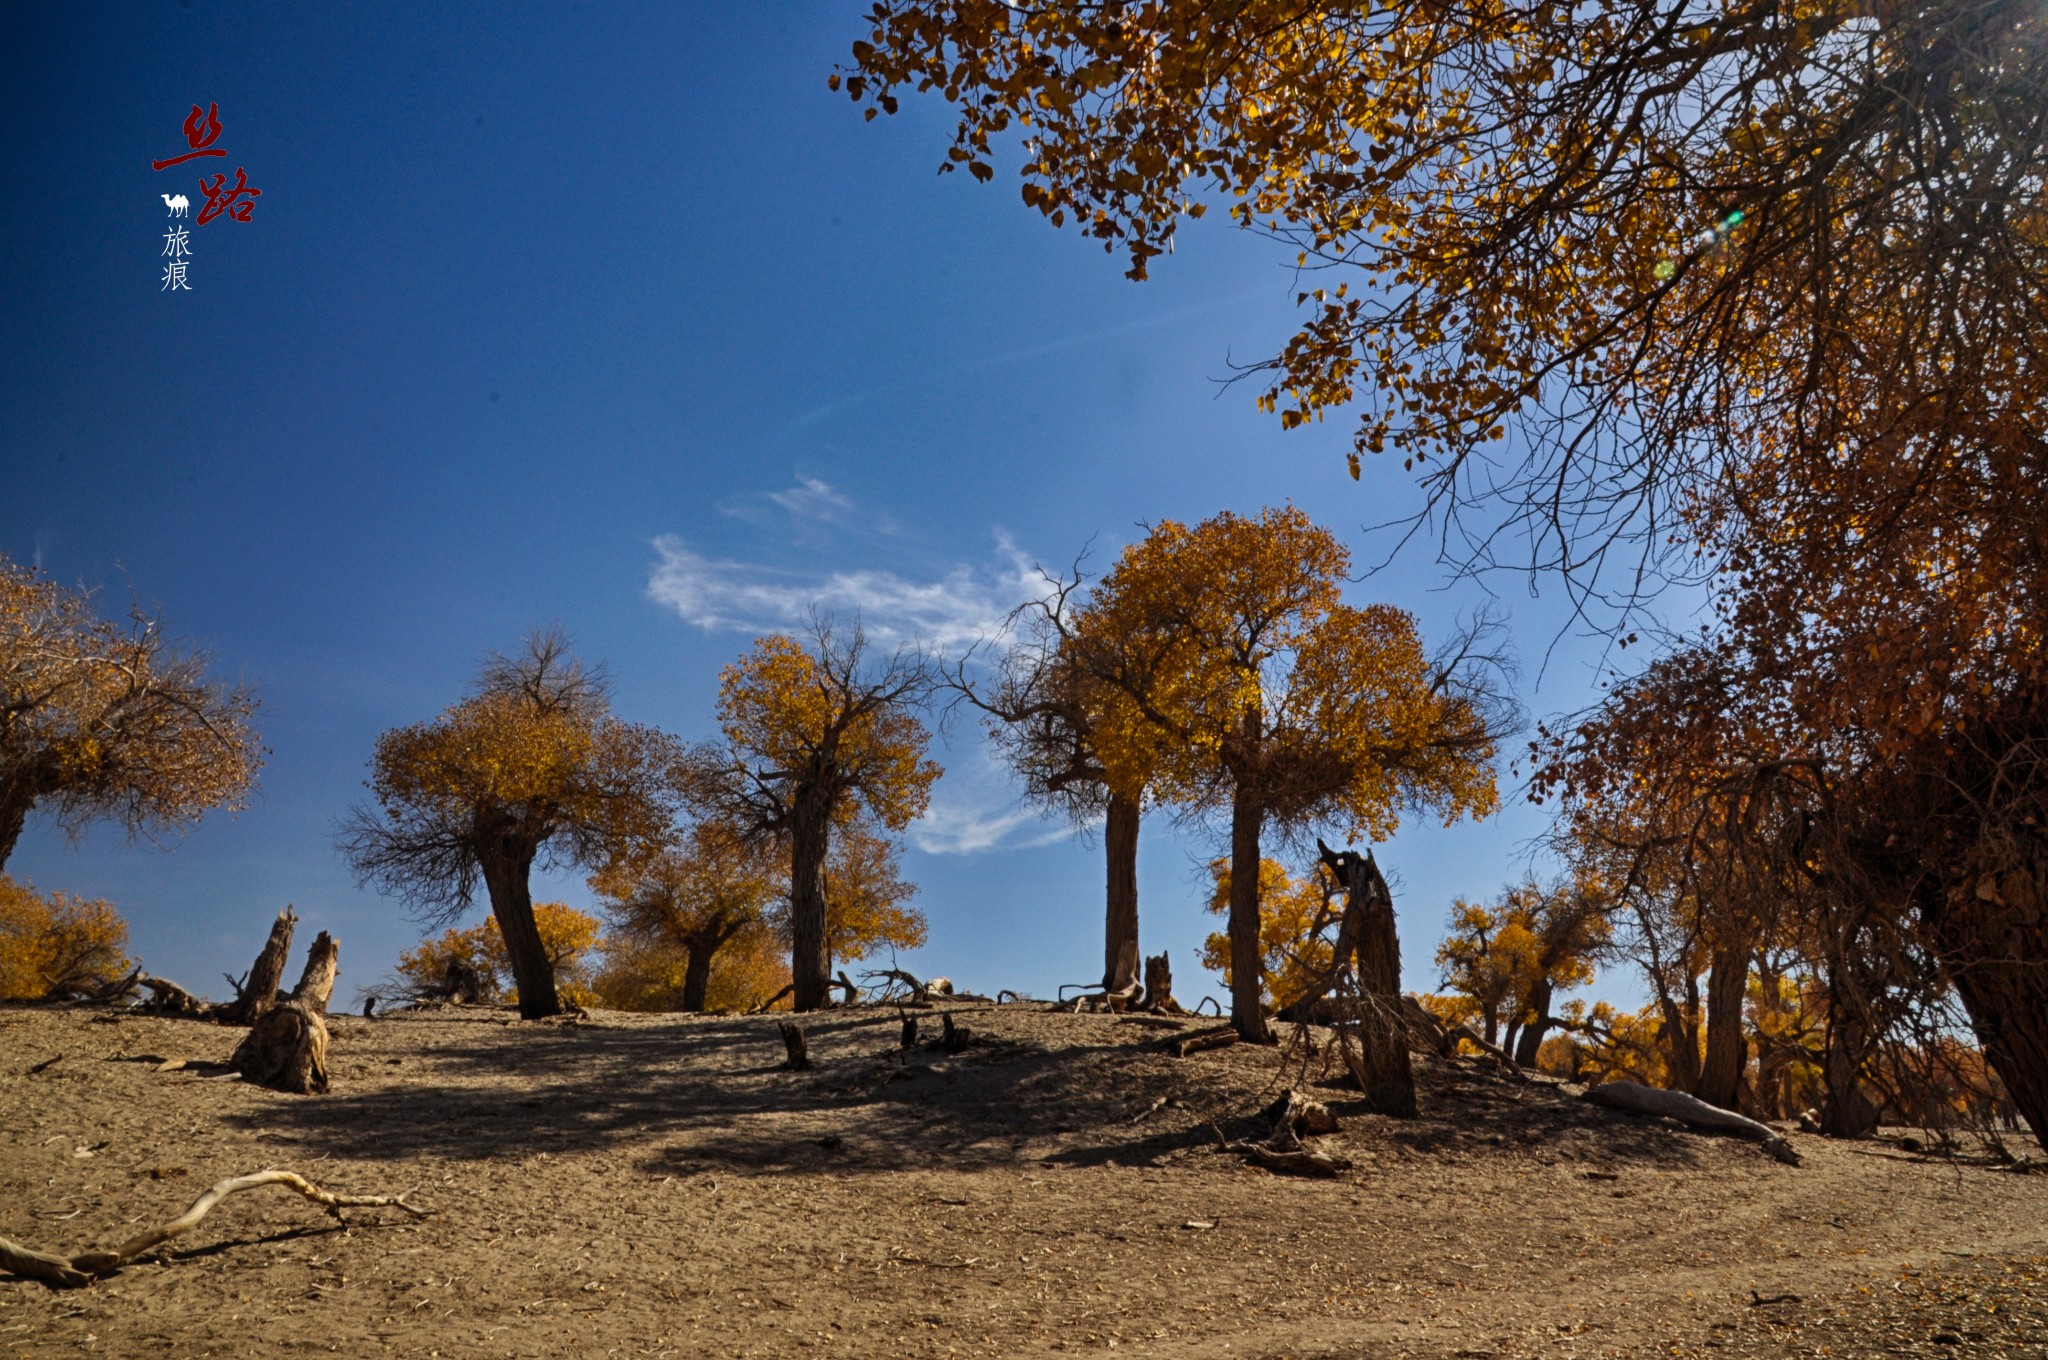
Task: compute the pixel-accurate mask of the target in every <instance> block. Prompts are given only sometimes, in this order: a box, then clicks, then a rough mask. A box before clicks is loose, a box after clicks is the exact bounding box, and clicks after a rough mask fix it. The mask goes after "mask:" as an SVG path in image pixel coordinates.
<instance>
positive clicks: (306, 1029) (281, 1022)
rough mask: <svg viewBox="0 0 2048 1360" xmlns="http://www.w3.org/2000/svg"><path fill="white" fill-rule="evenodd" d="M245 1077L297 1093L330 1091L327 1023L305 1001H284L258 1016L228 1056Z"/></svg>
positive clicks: (276, 1089) (302, 1094) (230, 1061)
mask: <svg viewBox="0 0 2048 1360" xmlns="http://www.w3.org/2000/svg"><path fill="white" fill-rule="evenodd" d="M228 1066H230V1067H232V1068H234V1069H235V1070H236V1071H237V1072H240V1073H241V1074H242V1076H243V1078H244V1079H245V1080H248V1081H252V1082H255V1083H256V1084H257V1085H258V1086H268V1087H269V1088H270V1089H271V1090H273V1091H288V1092H290V1093H291V1094H293V1095H301V1096H305V1095H320V1094H323V1093H325V1092H326V1090H327V1022H326V1021H325V1020H324V1019H322V1018H321V1015H320V1012H319V1011H317V1010H314V1009H313V1008H312V1007H311V1006H308V1005H307V1004H306V1003H305V1002H303V1001H296V1000H294V1001H283V1002H279V1003H278V1004H277V1005H275V1006H272V1007H271V1008H270V1009H269V1010H267V1011H265V1012H264V1013H263V1014H262V1015H261V1016H260V1017H258V1018H257V1021H256V1024H255V1026H254V1027H253V1028H251V1029H250V1031H249V1037H248V1038H246V1039H244V1040H242V1042H241V1044H240V1045H238V1046H237V1047H236V1049H235V1052H234V1056H233V1057H231V1058H229V1059H228Z"/></svg>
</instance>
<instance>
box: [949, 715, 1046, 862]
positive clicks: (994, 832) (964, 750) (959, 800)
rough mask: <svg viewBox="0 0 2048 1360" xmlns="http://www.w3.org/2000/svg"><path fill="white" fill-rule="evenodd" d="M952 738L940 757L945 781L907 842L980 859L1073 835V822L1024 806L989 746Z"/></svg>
mask: <svg viewBox="0 0 2048 1360" xmlns="http://www.w3.org/2000/svg"><path fill="white" fill-rule="evenodd" d="M960 736H961V734H956V736H955V737H954V739H953V740H952V741H950V742H949V743H948V750H947V751H946V752H945V753H944V754H943V755H942V756H941V759H942V760H943V761H944V763H945V766H946V777H945V778H944V779H941V780H940V781H939V782H938V783H937V784H936V785H934V786H933V788H932V802H931V806H930V807H929V808H927V809H926V811H925V814H924V816H922V817H920V818H918V819H917V820H916V821H915V822H913V823H911V825H910V830H909V832H908V835H909V838H910V843H911V844H912V845H914V846H916V847H917V848H918V849H920V850H922V851H924V852H925V853H926V854H928V855H979V854H985V853H987V852H990V851H998V850H1026V849H1029V848H1031V847H1032V846H1036V845H1051V844H1053V843H1055V842H1057V841H1064V840H1067V839H1069V838H1071V837H1072V836H1073V834H1074V827H1073V825H1072V823H1070V822H1068V821H1067V819H1066V818H1064V817H1061V816H1059V815H1057V814H1053V813H1048V812H1045V811H1043V810H1041V809H1039V808H1035V807H1032V806H1031V805H1030V804H1028V803H1025V802H1024V801H1023V800H1022V799H1021V798H1020V797H1019V795H1018V791H1017V784H1016V781H1015V780H1014V779H1013V778H1011V776H1010V773H1009V771H1007V770H1005V769H1004V768H1003V767H1002V766H1001V764H999V763H998V762H997V760H996V759H995V758H994V756H993V754H992V752H991V751H990V749H989V747H988V744H987V743H985V742H980V741H974V740H973V739H972V738H971V737H969V738H967V740H966V741H962V740H961V739H960Z"/></svg>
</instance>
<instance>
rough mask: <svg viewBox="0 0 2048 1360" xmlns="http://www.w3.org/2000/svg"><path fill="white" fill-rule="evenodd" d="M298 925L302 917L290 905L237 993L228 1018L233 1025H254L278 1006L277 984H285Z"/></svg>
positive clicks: (273, 926) (275, 923)
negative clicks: (285, 975)
mask: <svg viewBox="0 0 2048 1360" xmlns="http://www.w3.org/2000/svg"><path fill="white" fill-rule="evenodd" d="M298 921H299V915H298V913H297V912H295V911H293V910H292V909H291V905H290V904H289V903H287V904H286V905H285V909H284V910H283V911H281V912H279V913H278V914H277V920H275V921H273V922H272V923H271V926H270V938H269V939H267V940H265V941H264V942H263V952H262V953H260V954H258V955H257V956H256V962H255V963H253V964H251V965H250V966H249V976H248V978H247V979H246V980H244V981H243V982H242V984H241V985H240V986H238V987H237V988H236V989H235V993H236V994H235V999H234V1002H233V1004H232V1005H230V1006H229V1007H228V1009H227V1014H226V1015H225V1017H224V1018H225V1019H226V1020H228V1021H229V1022H230V1023H232V1024H237V1025H253V1024H255V1023H256V1021H257V1020H258V1019H260V1018H261V1017H262V1015H263V1013H264V1012H265V1011H267V1010H269V1009H270V1008H271V1007H272V1006H275V1005H276V1004H277V984H278V983H280V982H282V981H284V966H285V964H286V963H287V962H289V961H290V958H291V952H292V927H293V926H295V925H297V924H298Z"/></svg>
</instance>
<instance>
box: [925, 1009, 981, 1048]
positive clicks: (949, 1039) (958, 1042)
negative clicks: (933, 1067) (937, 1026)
mask: <svg viewBox="0 0 2048 1360" xmlns="http://www.w3.org/2000/svg"><path fill="white" fill-rule="evenodd" d="M939 1021H940V1023H941V1024H943V1025H944V1026H945V1028H944V1029H943V1030H942V1031H941V1032H940V1034H939V1037H938V1038H937V1040H935V1041H934V1042H933V1047H935V1048H937V1049H939V1050H940V1051H941V1052H945V1053H964V1052H966V1050H967V1045H969V1044H970V1043H972V1042H974V1031H973V1030H971V1029H969V1028H967V1026H965V1025H956V1024H954V1023H953V1014H952V1012H951V1011H948V1012H946V1013H945V1014H943V1015H941V1016H940V1017H939Z"/></svg>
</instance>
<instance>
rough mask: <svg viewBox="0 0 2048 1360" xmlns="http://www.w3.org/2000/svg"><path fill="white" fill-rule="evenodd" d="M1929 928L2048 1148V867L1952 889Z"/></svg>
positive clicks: (1993, 1057) (1974, 1022) (1980, 1035)
mask: <svg viewBox="0 0 2048 1360" xmlns="http://www.w3.org/2000/svg"><path fill="white" fill-rule="evenodd" d="M2028 868H2031V870H2032V872H2028ZM1934 924H1935V929H1934V934H1935V938H1936V941H1937V947H1938V948H1939V949H1940V950H1941V955H1942V959H1941V961H1942V964H1943V966H1944V967H1946V968H1947V970H1948V973H1949V976H1951V977H1952V978H1954V979H1955V984H1956V992H1957V994H1958V995H1959V996H1961V997H1962V1001H1963V1007H1964V1009H1966V1010H1967V1011H1968V1012H1969V1014H1970V1025H1971V1028H1973V1029H1974V1030H1975V1031H1976V1033H1977V1042H1978V1043H1980V1044H1982V1045H1983V1047H1984V1056H1985V1058H1986V1060H1987V1061H1989V1062H1990V1064H1991V1066H1992V1067H1993V1068H1995V1069H1996V1070H1997V1072H1998V1075H1999V1077H2000V1078H2001V1079H2002V1080H2003V1081H2004V1082H2005V1089H2006V1091H2007V1093H2008V1094H2009V1095H2010V1096H2011V1097H2012V1103H2013V1105H2014V1106H2015V1107H2016V1108H2017V1109H2018V1111H2019V1114H2020V1117H2021V1118H2022V1119H2024V1120H2026V1121H2027V1127H2028V1128H2030V1129H2032V1130H2033V1132H2034V1139H2035V1141H2036V1142H2038V1143H2040V1144H2041V1146H2042V1147H2043V1148H2044V1149H2048V865H2036V866H2027V868H2021V867H2014V868H2010V869H2008V870H2007V871H2006V872H2005V873H2002V874H2000V875H1997V876H1996V877H1995V878H1993V877H1990V876H1984V877H1979V878H1977V881H1976V882H1974V883H1967V884H1965V885H1964V886H1963V887H1962V888H1960V889H1951V890H1950V892H1949V894H1948V901H1947V902H1946V904H1945V905H1944V909H1943V910H1942V911H1941V913H1940V916H1939V917H1938V918H1937V920H1936V921H1935V923H1934Z"/></svg>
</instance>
